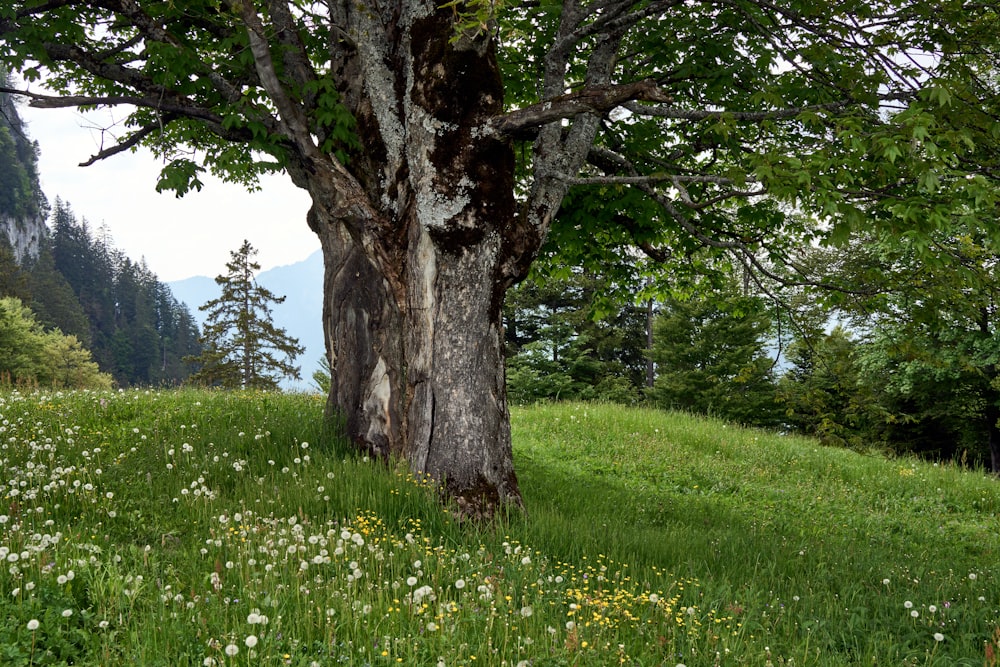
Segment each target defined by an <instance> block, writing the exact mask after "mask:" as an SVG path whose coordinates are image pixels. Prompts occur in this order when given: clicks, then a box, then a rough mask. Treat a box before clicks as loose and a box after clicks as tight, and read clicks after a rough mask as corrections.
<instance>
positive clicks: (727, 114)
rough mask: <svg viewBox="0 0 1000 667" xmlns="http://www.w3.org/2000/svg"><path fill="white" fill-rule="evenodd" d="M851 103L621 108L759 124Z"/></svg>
mask: <svg viewBox="0 0 1000 667" xmlns="http://www.w3.org/2000/svg"><path fill="white" fill-rule="evenodd" d="M850 104H851V103H850V102H848V101H846V100H842V101H839V102H830V103H828V104H815V105H811V106H804V107H793V108H788V109H773V110H771V111H706V110H702V109H681V108H679V107H671V106H665V105H655V106H650V105H645V104H638V103H637V102H635V101H628V102H625V103H624V104H622V105H621V106H623V107H625V108H626V109H628V110H629V111H631V112H632V113H634V114H637V115H639V116H648V117H654V118H672V119H676V120H708V119H717V118H730V119H732V120H736V121H749V122H759V121H762V120H781V119H784V118H795V117H796V116H798V115H800V114H802V113H805V112H809V111H841V110H843V109H844V108H846V107H847V106H849V105H850Z"/></svg>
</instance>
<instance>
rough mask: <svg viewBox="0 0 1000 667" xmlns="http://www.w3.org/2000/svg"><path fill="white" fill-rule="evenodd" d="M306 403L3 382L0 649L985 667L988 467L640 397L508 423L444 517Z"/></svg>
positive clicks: (29, 653) (995, 637)
mask: <svg viewBox="0 0 1000 667" xmlns="http://www.w3.org/2000/svg"><path fill="white" fill-rule="evenodd" d="M321 414H322V401H321V399H319V398H318V397H315V396H307V395H275V394H254V393H248V394H233V393H207V392H193V391H185V392H144V391H143V392H122V393H110V392H109V393H67V394H58V393H36V394H18V393H6V394H0V447H2V449H0V471H2V477H0V483H2V484H4V490H3V505H2V506H0V556H2V559H3V561H4V571H3V573H2V574H0V664H2V665H5V666H6V665H11V666H18V665H53V664H75V665H104V666H114V665H135V666H139V667H145V666H147V665H164V666H168V665H169V666H175V665H248V666H250V665H253V666H256V665H296V666H313V665H341V664H343V665H395V664H404V665H431V666H436V665H445V666H447V667H451V666H458V665H466V666H473V665H509V666H511V667H515V666H527V665H549V666H555V665H602V666H603V665H619V664H621V665H644V666H645V665H666V666H668V667H675V666H676V665H686V666H687V667H694V666H696V665H698V666H700V665H705V666H714V665H720V666H721V665H761V666H777V665H797V666H803V665H974V666H977V667H979V666H982V665H986V666H987V667H995V666H996V665H997V664H998V663H1000V581H998V574H1000V572H998V565H997V564H998V562H1000V550H998V547H1000V486H998V482H997V481H996V480H995V479H991V478H988V477H986V476H984V475H983V474H982V473H977V472H963V471H961V470H958V469H956V468H954V467H951V466H934V465H930V464H925V463H919V462H916V461H911V460H904V459H894V460H886V459H883V458H880V457H877V456H865V455H860V454H856V453H852V452H848V451H843V450H836V449H828V448H822V447H819V446H818V445H817V444H816V443H815V442H813V441H810V440H806V439H799V438H791V437H783V436H776V435H772V434H767V433H763V432H759V431H751V430H743V429H738V428H734V427H732V426H729V425H726V424H723V423H720V422H713V421H710V420H705V419H699V418H694V417H690V416H686V415H678V414H669V413H662V412H656V411H650V410H637V409H625V408H621V407H613V406H599V405H582V404H563V405H551V406H539V407H532V408H519V409H517V410H515V411H514V414H513V427H514V438H515V456H516V464H517V469H518V472H519V475H520V480H521V485H522V491H523V492H524V496H525V502H526V506H527V513H526V514H525V515H523V516H522V515H517V516H513V517H510V518H509V520H508V521H506V522H504V523H502V524H500V525H495V526H491V527H482V526H480V527H470V526H461V525H458V524H456V523H455V522H454V521H453V520H452V518H451V515H450V514H449V513H448V512H447V511H446V510H445V509H443V508H442V507H441V506H440V505H439V504H438V502H437V499H436V493H435V492H434V490H433V489H432V488H431V485H430V484H428V483H427V482H426V481H425V480H421V479H415V478H413V477H412V476H410V475H409V474H407V473H406V472H405V471H403V470H387V469H386V468H385V467H384V466H381V465H378V464H376V463H374V462H370V461H367V460H365V459H363V458H359V457H357V456H354V455H353V454H351V453H350V452H348V451H347V450H345V449H344V447H343V445H342V444H341V443H338V442H336V441H334V440H332V439H331V438H330V437H329V436H328V434H327V433H326V432H325V431H324V428H323V424H322V419H321Z"/></svg>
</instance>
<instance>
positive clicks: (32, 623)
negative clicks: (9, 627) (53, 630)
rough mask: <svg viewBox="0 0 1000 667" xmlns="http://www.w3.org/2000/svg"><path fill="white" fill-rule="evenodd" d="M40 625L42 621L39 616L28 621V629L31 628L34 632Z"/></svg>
mask: <svg viewBox="0 0 1000 667" xmlns="http://www.w3.org/2000/svg"><path fill="white" fill-rule="evenodd" d="M39 625H41V623H39V622H38V619H37V618H33V619H31V620H30V621H28V629H29V630H31V631H32V632H34V631H35V630H37V629H38V626H39Z"/></svg>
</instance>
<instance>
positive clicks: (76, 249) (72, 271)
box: [0, 96, 201, 387]
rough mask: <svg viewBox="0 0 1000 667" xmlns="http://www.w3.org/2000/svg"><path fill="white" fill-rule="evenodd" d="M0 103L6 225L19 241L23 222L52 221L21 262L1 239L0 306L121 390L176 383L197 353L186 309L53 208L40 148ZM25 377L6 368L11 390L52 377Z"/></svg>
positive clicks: (58, 203)
mask: <svg viewBox="0 0 1000 667" xmlns="http://www.w3.org/2000/svg"><path fill="white" fill-rule="evenodd" d="M2 97H3V98H4V99H3V101H2V102H3V103H2V105H0V106H2V110H3V113H2V114H0V219H3V220H6V221H9V222H8V224H9V225H13V231H12V232H11V233H13V234H15V235H16V234H18V233H21V230H22V229H23V228H24V227H25V226H26V222H25V221H26V220H29V219H31V218H35V217H39V216H40V217H42V218H43V219H44V217H45V216H46V215H47V216H48V229H47V232H46V233H44V234H42V235H41V239H40V242H39V243H38V246H37V248H35V249H34V250H35V252H33V253H28V254H27V255H26V256H25V257H22V258H20V259H19V258H18V257H17V256H16V253H15V252H14V250H13V247H12V246H11V244H10V242H9V239H10V236H9V235H8V234H0V297H13V298H15V299H17V300H19V301H20V302H21V304H23V305H24V306H25V307H27V308H28V309H29V310H30V317H31V318H32V321H31V323H30V326H31V327H34V326H35V325H38V326H39V327H40V328H41V329H44V330H45V331H48V332H52V331H58V332H61V334H63V335H64V336H65V337H67V339H75V341H76V345H77V346H82V347H83V348H85V349H87V350H89V351H90V354H91V355H92V359H93V361H94V362H96V364H97V366H98V368H100V371H101V372H102V373H104V374H105V375H107V376H110V378H111V379H112V380H113V381H114V382H115V383H116V384H117V385H118V386H120V387H129V386H173V385H178V384H180V383H181V382H182V381H184V380H185V379H186V378H187V377H188V376H189V375H190V374H191V373H192V371H193V366H192V364H191V363H190V362H186V361H184V357H187V356H191V355H197V354H198V353H200V351H201V348H200V344H199V342H198V335H199V331H198V326H197V324H196V322H195V320H194V318H193V317H192V316H191V313H190V311H189V310H188V308H187V306H186V305H185V304H183V303H180V302H178V301H177V300H176V299H175V298H174V296H173V295H172V294H171V292H170V289H169V287H168V286H167V285H165V284H164V283H162V282H160V281H159V280H158V279H157V277H156V274H154V273H153V272H152V271H151V270H150V268H149V267H148V266H146V264H145V262H144V261H139V262H136V261H134V260H133V259H131V258H129V257H127V256H125V254H124V253H123V252H122V251H120V250H118V249H117V248H115V247H114V244H113V242H112V241H111V240H110V238H109V237H110V235H109V234H108V232H107V229H106V228H104V227H103V226H102V227H99V228H97V229H94V228H93V227H92V226H91V225H90V224H89V223H88V222H87V220H86V219H83V218H78V217H77V216H76V214H74V212H73V210H72V209H71V207H70V204H69V203H68V202H64V201H62V200H60V199H58V198H57V199H56V200H55V203H54V205H50V204H49V203H48V201H47V199H46V197H45V195H44V194H43V193H42V192H41V188H40V186H39V180H38V173H37V144H35V143H34V142H31V141H30V140H29V139H28V137H26V136H25V133H24V129H23V125H22V123H21V121H20V119H19V118H18V116H17V110H16V107H15V105H14V104H13V103H11V102H10V98H9V96H2ZM16 310H17V309H16V308H15V309H14V311H16ZM14 311H11V312H14ZM29 328H30V327H29ZM15 347H16V346H15ZM21 347H24V345H21ZM50 352H51V350H50ZM20 368H21V369H22V372H23V375H21V376H20V377H15V376H16V375H18V374H17V373H11V372H10V369H6V370H7V371H8V372H7V374H6V376H5V379H6V381H8V382H21V383H23V384H29V385H30V384H32V383H37V382H39V381H42V379H43V378H47V377H49V375H48V374H46V373H44V372H43V373H38V372H31V371H29V370H27V368H28V367H27V366H21V367H20Z"/></svg>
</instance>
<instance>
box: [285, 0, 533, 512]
mask: <svg viewBox="0 0 1000 667" xmlns="http://www.w3.org/2000/svg"><path fill="white" fill-rule="evenodd" d="M343 11H344V12H347V13H348V14H351V13H352V12H353V11H354V10H353V8H352V7H351V6H349V5H344V6H343ZM376 19H377V17H372V16H366V15H362V14H357V15H354V14H352V15H351V17H350V20H352V21H353V22H355V23H356V30H358V31H368V32H370V31H373V30H376V29H377V30H384V31H385V39H384V40H377V39H368V40H366V43H367V44H368V46H366V47H361V48H359V50H358V51H356V52H351V53H348V52H342V53H340V54H339V55H338V57H339V58H340V67H341V68H342V71H344V72H350V71H355V72H357V73H359V74H360V76H357V77H354V80H355V81H356V82H357V85H356V86H355V87H352V88H348V89H345V90H343V91H341V94H342V99H344V100H346V101H347V102H348V103H349V104H350V105H351V107H352V109H351V110H352V112H353V113H354V115H355V117H356V118H357V119H358V123H359V125H360V126H361V131H360V132H359V134H360V136H362V137H364V138H365V141H366V144H367V145H366V146H365V147H364V148H363V150H361V151H359V152H358V154H357V155H354V156H352V158H351V161H350V162H349V163H348V169H349V170H350V171H351V173H352V175H353V176H354V178H355V179H356V182H357V183H359V184H360V187H361V188H362V189H363V190H364V193H365V199H366V200H367V207H368V208H369V209H370V210H371V211H374V213H373V214H372V215H370V216H369V217H367V218H366V217H365V216H354V215H351V214H348V213H347V211H357V210H359V209H360V208H364V207H358V206H355V207H353V208H352V207H349V206H345V205H344V200H343V198H344V196H345V195H343V193H337V192H336V184H335V183H332V182H331V181H329V175H328V171H324V170H320V169H315V168H308V167H306V168H302V169H299V170H297V174H296V178H297V180H298V181H299V182H300V183H302V184H303V185H304V187H307V189H309V191H310V192H311V193H312V197H313V206H312V209H311V211H310V214H309V224H310V226H311V228H312V229H313V230H314V231H315V232H316V233H317V235H318V236H319V238H320V242H321V245H322V249H323V253H324V262H325V278H324V293H325V300H324V308H323V324H324V332H325V336H326V343H327V352H328V355H329V359H330V368H331V370H332V375H333V377H332V383H331V390H330V397H329V403H328V407H329V409H330V410H331V411H332V412H335V413H337V414H338V415H339V416H341V418H342V419H343V423H344V427H345V431H346V435H347V436H348V437H349V438H350V439H351V440H352V441H353V442H354V443H355V444H356V445H357V446H358V447H359V448H361V449H362V450H363V451H365V452H367V453H369V454H371V455H372V456H375V457H378V458H381V459H391V458H395V457H398V458H401V459H405V460H406V461H407V462H408V464H409V467H410V469H411V470H412V471H413V472H414V473H417V474H428V475H430V476H431V477H433V478H434V479H435V480H437V482H438V483H439V484H440V485H441V489H442V491H443V493H444V494H445V495H446V496H447V497H448V498H449V499H451V500H452V501H454V502H455V503H456V506H457V509H458V511H459V513H460V514H461V515H463V516H473V517H479V516H487V515H490V514H492V513H493V512H494V511H496V510H497V509H498V508H502V507H503V506H505V505H516V506H519V505H521V496H520V491H519V489H518V484H517V479H516V476H515V474H514V468H513V455H512V449H511V438H510V425H509V424H510V422H509V414H508V409H507V398H506V388H505V378H504V366H503V334H502V322H501V312H502V305H503V299H504V293H505V291H506V289H507V286H508V285H509V284H511V283H512V282H514V281H515V280H517V279H518V278H519V277H521V276H518V275H513V274H512V273H511V271H510V269H509V267H510V266H513V265H518V266H520V265H521V264H522V263H523V262H521V260H520V258H519V257H518V256H517V255H518V254H519V253H522V252H523V251H524V248H525V247H526V246H527V247H536V246H537V242H536V243H535V245H534V246H533V245H532V244H531V243H527V242H525V240H524V237H525V234H524V232H523V231H521V230H520V227H519V223H518V221H517V216H516V215H515V206H514V199H513V191H514V158H513V151H512V149H511V147H510V145H509V142H508V141H507V140H506V139H502V138H498V137H497V136H496V135H492V136H491V135H489V133H488V132H483V131H481V130H482V128H484V127H486V125H487V123H488V121H489V120H490V119H491V118H492V117H494V116H496V115H497V114H500V113H502V100H503V90H502V86H501V83H500V77H499V70H498V67H497V63H496V59H495V54H494V49H493V48H492V44H490V37H489V36H488V35H485V34H483V35H478V36H475V37H461V38H459V39H457V40H454V39H452V38H453V37H455V28H454V24H453V20H454V18H453V14H452V13H451V12H450V11H442V10H435V9H433V7H431V6H426V9H424V10H423V11H421V10H420V8H419V7H414V6H409V7H407V8H406V10H405V11H403V12H402V15H400V16H397V17H395V20H394V21H392V22H388V23H386V22H382V21H377V20H376ZM386 26H388V27H386ZM372 44H375V45H383V46H381V47H376V46H371V45H372ZM350 78H351V77H347V79H350ZM399 91H404V92H403V95H402V99H400V95H399ZM324 179H327V180H324ZM338 197H340V198H341V199H340V200H338V201H333V200H337V198H338Z"/></svg>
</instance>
